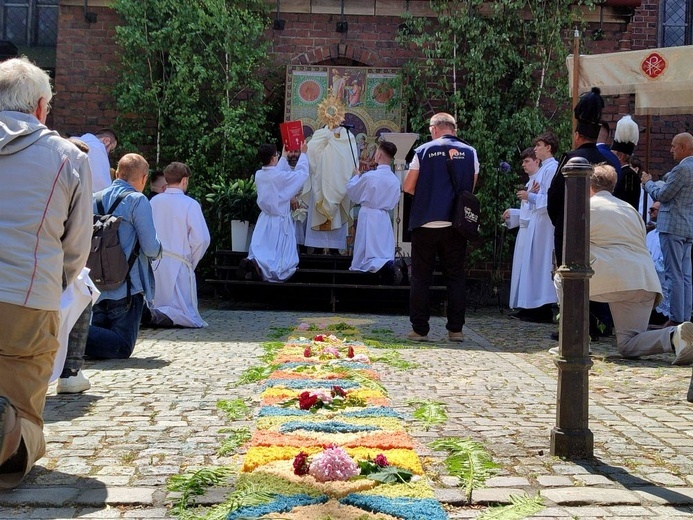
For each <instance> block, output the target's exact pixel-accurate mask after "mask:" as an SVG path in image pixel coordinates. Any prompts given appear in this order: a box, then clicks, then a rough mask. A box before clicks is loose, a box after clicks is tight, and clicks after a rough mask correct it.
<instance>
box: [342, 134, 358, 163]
mask: <svg viewBox="0 0 693 520" xmlns="http://www.w3.org/2000/svg"><path fill="white" fill-rule="evenodd" d="M339 126H341V127H342V128H344V130H346V133H347V141H349V150H350V151H351V160H352V161H354V168H358V165H357V164H356V156H354V149H353V148H352V147H351V137H350V136H349V134H350V133H351V132H349V129H350V128H354V125H347V124H345V123H342V124H340V125H339Z"/></svg>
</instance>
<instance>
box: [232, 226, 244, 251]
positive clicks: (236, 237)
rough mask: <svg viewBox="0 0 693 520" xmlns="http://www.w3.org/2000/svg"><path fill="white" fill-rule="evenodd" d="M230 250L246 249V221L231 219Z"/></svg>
mask: <svg viewBox="0 0 693 520" xmlns="http://www.w3.org/2000/svg"><path fill="white" fill-rule="evenodd" d="M231 251H244V252H247V251H248V222H247V221H246V220H232V221H231Z"/></svg>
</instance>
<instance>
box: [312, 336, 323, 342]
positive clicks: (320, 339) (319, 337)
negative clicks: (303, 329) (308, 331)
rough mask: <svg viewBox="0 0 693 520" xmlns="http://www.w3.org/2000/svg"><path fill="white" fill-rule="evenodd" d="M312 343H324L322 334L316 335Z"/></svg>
mask: <svg viewBox="0 0 693 520" xmlns="http://www.w3.org/2000/svg"><path fill="white" fill-rule="evenodd" d="M313 341H325V336H324V335H322V334H318V335H317V336H315V337H314V338H313Z"/></svg>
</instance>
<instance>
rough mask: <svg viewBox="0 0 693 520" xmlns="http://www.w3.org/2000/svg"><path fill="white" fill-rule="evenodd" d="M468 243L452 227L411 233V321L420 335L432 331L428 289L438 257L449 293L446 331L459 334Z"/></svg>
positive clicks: (464, 295)
mask: <svg viewBox="0 0 693 520" xmlns="http://www.w3.org/2000/svg"><path fill="white" fill-rule="evenodd" d="M466 249H467V240H466V239H465V238H463V237H462V235H460V234H459V233H458V232H457V231H455V230H454V229H453V228H452V227H444V228H424V227H419V228H416V229H414V230H412V232H411V288H410V291H409V321H411V325H412V329H413V330H414V332H416V333H417V334H420V335H422V336H425V335H427V334H428V331H429V330H430V327H429V324H428V320H429V319H430V317H431V312H430V298H429V287H430V286H431V284H432V283H433V270H434V268H435V260H436V254H437V255H438V257H439V258H440V263H441V266H442V269H443V277H444V278H445V284H446V285H447V288H448V292H447V296H448V316H447V324H446V325H445V328H447V329H448V331H450V332H460V331H461V330H462V326H463V325H464V314H465V303H466V301H465V298H466V294H465V293H466V291H465V282H466V279H465V274H466V273H465V270H464V257H465V253H466Z"/></svg>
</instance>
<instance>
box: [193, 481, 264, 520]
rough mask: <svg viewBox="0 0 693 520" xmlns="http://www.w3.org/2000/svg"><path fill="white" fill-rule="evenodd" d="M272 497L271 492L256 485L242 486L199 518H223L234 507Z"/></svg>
mask: <svg viewBox="0 0 693 520" xmlns="http://www.w3.org/2000/svg"><path fill="white" fill-rule="evenodd" d="M273 499H274V494H273V493H267V492H266V491H262V489H260V488H258V487H255V486H247V487H242V488H240V489H236V490H235V491H234V492H233V493H231V494H230V495H229V497H228V498H227V499H226V500H225V501H224V502H223V503H221V504H219V505H216V506H214V507H213V508H211V509H210V510H209V511H208V512H207V514H206V515H205V516H204V517H202V518H201V519H200V520H225V519H226V517H227V516H228V515H229V513H230V512H232V511H235V510H236V509H240V508H241V507H248V506H258V505H260V504H266V503H267V502H271V501H272V500H273Z"/></svg>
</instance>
